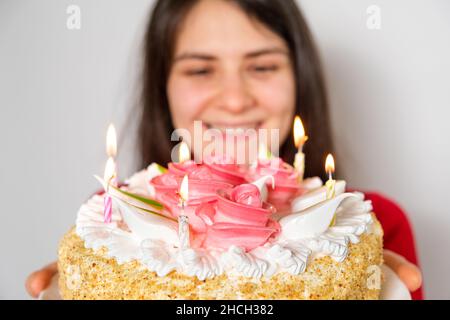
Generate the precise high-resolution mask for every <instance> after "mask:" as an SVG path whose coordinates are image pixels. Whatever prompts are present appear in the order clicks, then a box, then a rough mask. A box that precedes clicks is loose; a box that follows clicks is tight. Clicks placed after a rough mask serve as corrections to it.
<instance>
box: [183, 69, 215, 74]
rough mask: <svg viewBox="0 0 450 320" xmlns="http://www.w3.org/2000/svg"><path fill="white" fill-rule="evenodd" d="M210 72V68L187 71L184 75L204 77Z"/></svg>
mask: <svg viewBox="0 0 450 320" xmlns="http://www.w3.org/2000/svg"><path fill="white" fill-rule="evenodd" d="M211 72H212V70H211V69H210V68H201V69H192V70H187V71H186V75H188V76H205V75H208V74H210V73H211Z"/></svg>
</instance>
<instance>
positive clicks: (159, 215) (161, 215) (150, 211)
mask: <svg viewBox="0 0 450 320" xmlns="http://www.w3.org/2000/svg"><path fill="white" fill-rule="evenodd" d="M122 201H123V200H122ZM125 203H126V204H127V205H129V206H131V207H133V208H135V209H137V210H142V211H144V212H146V213H150V214H154V215H157V216H158V217H160V218H164V219H167V220H172V221H174V222H178V221H177V220H176V219H174V218H170V217H167V216H165V215H163V214H160V213H159V212H156V211H152V210H148V209H145V208H142V207H138V206H135V205H133V204H131V203H127V202H125Z"/></svg>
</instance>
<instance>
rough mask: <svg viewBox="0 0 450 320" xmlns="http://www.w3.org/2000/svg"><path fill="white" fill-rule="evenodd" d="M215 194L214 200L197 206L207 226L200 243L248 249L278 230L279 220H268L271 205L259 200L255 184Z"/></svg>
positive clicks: (199, 214)
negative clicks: (203, 238)
mask: <svg viewBox="0 0 450 320" xmlns="http://www.w3.org/2000/svg"><path fill="white" fill-rule="evenodd" d="M217 195H218V197H217V200H216V201H214V202H210V203H204V204H202V205H200V206H199V207H198V208H197V210H196V212H195V213H196V215H197V216H198V217H200V218H201V219H202V220H203V221H204V223H205V225H206V226H207V227H206V237H205V240H204V242H203V246H205V247H216V248H222V249H228V248H229V247H230V246H231V245H236V246H239V247H242V248H245V249H246V250H251V249H253V248H255V247H258V246H260V245H263V244H264V243H266V242H267V240H268V239H269V238H270V237H271V236H273V235H274V234H276V233H277V232H278V231H279V230H280V226H279V224H278V222H276V221H274V220H272V219H270V217H271V215H272V214H273V213H274V210H275V209H274V207H273V206H271V205H270V204H268V203H264V202H262V200H261V195H260V192H259V190H258V188H257V187H256V186H254V185H252V184H242V185H239V186H237V187H234V188H233V189H231V190H230V189H228V190H219V191H218V194H217Z"/></svg>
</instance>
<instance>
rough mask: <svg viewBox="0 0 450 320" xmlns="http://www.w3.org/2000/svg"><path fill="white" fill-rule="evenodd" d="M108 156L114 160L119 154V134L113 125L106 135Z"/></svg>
mask: <svg viewBox="0 0 450 320" xmlns="http://www.w3.org/2000/svg"><path fill="white" fill-rule="evenodd" d="M106 154H107V155H108V157H112V158H114V157H115V156H116V154H117V134H116V128H114V125H113V124H112V123H111V124H110V125H109V126H108V131H107V133H106Z"/></svg>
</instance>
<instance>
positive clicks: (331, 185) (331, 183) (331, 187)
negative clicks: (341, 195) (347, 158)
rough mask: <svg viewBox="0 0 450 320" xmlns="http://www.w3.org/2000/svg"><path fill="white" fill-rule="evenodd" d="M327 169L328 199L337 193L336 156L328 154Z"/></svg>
mask: <svg viewBox="0 0 450 320" xmlns="http://www.w3.org/2000/svg"><path fill="white" fill-rule="evenodd" d="M325 171H326V172H327V173H328V181H327V182H326V183H325V187H326V188H327V199H331V198H333V197H334V196H335V194H336V192H335V187H336V180H333V173H334V158H333V156H332V155H331V154H328V155H327V159H326V160H325Z"/></svg>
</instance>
